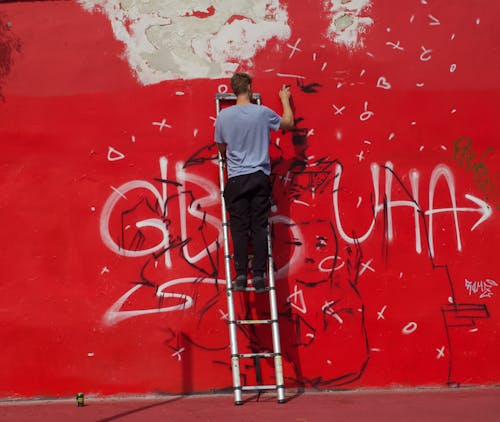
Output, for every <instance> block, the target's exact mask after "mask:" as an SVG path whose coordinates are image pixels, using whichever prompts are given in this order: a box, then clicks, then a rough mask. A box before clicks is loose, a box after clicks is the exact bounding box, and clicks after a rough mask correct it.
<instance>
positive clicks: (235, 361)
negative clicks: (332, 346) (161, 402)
mask: <svg viewBox="0 0 500 422" xmlns="http://www.w3.org/2000/svg"><path fill="white" fill-rule="evenodd" d="M215 102H216V109H217V116H218V115H219V113H220V98H219V97H218V96H217V95H216V101H215ZM218 159H219V191H220V202H221V212H222V236H223V241H224V270H225V273H226V292H227V309H228V319H229V337H230V338H229V343H230V346H231V373H232V376H233V389H234V401H235V403H236V404H241V403H243V401H242V389H241V379H240V365H239V358H238V342H237V332H236V321H235V320H236V316H235V311H234V300H233V285H232V277H231V252H230V249H229V230H228V226H229V223H228V221H227V212H226V211H227V210H226V203H225V201H224V189H225V183H224V177H225V174H224V173H225V171H224V169H225V164H224V160H223V158H222V155H221V153H220V152H219V153H218Z"/></svg>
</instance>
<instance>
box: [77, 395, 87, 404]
mask: <svg viewBox="0 0 500 422" xmlns="http://www.w3.org/2000/svg"><path fill="white" fill-rule="evenodd" d="M84 399H85V397H84V395H83V393H78V394H77V395H76V405H77V406H78V407H83V406H84V405H85V402H84Z"/></svg>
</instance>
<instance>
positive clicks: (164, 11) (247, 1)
mask: <svg viewBox="0 0 500 422" xmlns="http://www.w3.org/2000/svg"><path fill="white" fill-rule="evenodd" d="M79 2H80V4H82V6H83V7H85V8H86V9H87V10H95V9H98V10H100V11H102V12H103V13H105V14H106V15H107V16H108V18H109V20H110V22H111V25H112V28H113V32H114V34H115V36H116V38H117V39H119V40H120V41H122V42H124V43H125V45H126V57H127V60H128V61H129V63H130V66H131V67H132V68H133V69H134V70H135V72H136V74H137V77H138V79H139V80H140V81H141V82H142V83H143V84H152V83H157V82H161V81H163V80H168V79H193V78H218V77H224V76H227V75H229V74H231V73H232V72H234V71H235V70H236V69H237V68H238V67H239V65H240V64H241V63H246V64H251V61H252V58H253V57H254V55H255V53H256V52H257V51H258V50H260V49H262V48H264V47H265V45H266V44H267V42H268V41H269V40H270V39H272V38H278V39H282V40H284V39H288V38H289V37H290V27H289V26H288V14H287V11H286V9H285V8H284V7H282V6H280V2H279V0H231V1H227V0H192V1H182V0H121V1H116V0H115V1H113V0H79Z"/></svg>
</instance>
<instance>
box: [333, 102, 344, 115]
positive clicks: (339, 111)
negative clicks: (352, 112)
mask: <svg viewBox="0 0 500 422" xmlns="http://www.w3.org/2000/svg"><path fill="white" fill-rule="evenodd" d="M332 105H333V108H334V109H335V116H336V115H337V114H342V112H343V111H344V110H345V106H342V107H340V108H338V107H337V106H336V105H335V104H332Z"/></svg>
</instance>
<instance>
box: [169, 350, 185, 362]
mask: <svg viewBox="0 0 500 422" xmlns="http://www.w3.org/2000/svg"><path fill="white" fill-rule="evenodd" d="M185 349H186V348H185V347H181V348H180V349H179V350H177V351H175V352H174V353H172V356H177V361H179V362H180V361H181V360H182V356H181V353H182V352H183V351H184V350H185Z"/></svg>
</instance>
